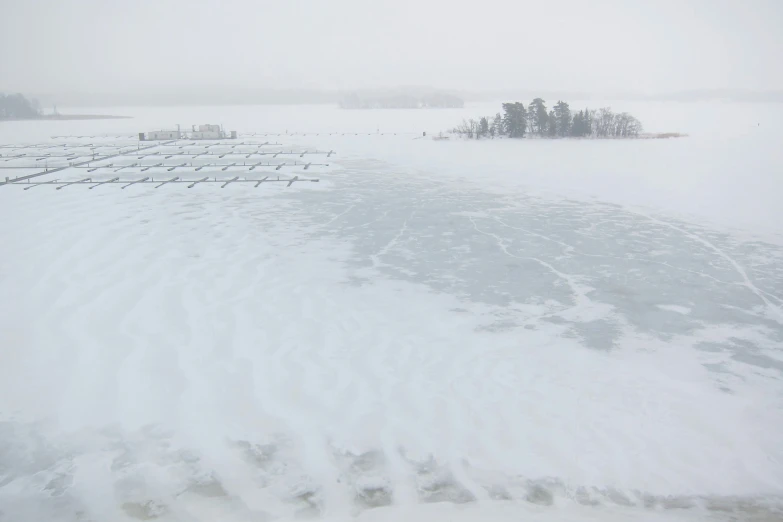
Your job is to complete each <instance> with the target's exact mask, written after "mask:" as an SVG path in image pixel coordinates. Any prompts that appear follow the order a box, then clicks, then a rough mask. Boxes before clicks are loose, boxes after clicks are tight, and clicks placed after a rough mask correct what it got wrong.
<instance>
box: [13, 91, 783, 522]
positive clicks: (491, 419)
mask: <svg viewBox="0 0 783 522" xmlns="http://www.w3.org/2000/svg"><path fill="white" fill-rule="evenodd" d="M499 105H500V104H499V103H498V104H492V105H481V106H470V107H466V108H465V109H461V110H438V111H340V110H339V109H336V108H332V107H324V106H313V107H211V108H204V107H200V108H192V109H187V108H155V109H151V108H111V109H105V110H89V109H74V110H73V111H71V112H74V113H89V112H105V113H108V114H125V115H130V116H134V119H130V120H103V121H59V122H58V121H50V122H5V123H0V143H3V144H11V143H32V142H43V141H49V140H50V137H51V136H53V135H64V134H86V135H95V134H102V133H123V134H133V133H137V132H140V131H148V130H153V129H156V128H161V127H165V128H172V127H173V126H174V125H175V124H177V123H182V124H185V125H190V124H193V123H195V124H198V123H207V122H209V123H222V124H224V126H225V128H226V130H235V129H236V130H238V131H240V132H250V131H257V132H275V133H277V132H283V133H285V132H286V131H288V132H289V135H288V136H280V137H273V138H270V139H275V140H277V141H280V142H281V143H283V144H285V145H286V146H289V145H290V146H291V147H298V148H302V149H308V148H309V149H312V148H316V147H317V148H319V149H321V150H329V149H334V150H336V151H337V153H338V154H337V155H336V156H333V157H332V158H330V162H331V166H330V168H329V169H326V170H325V171H317V172H316V171H308V176H312V175H315V174H317V177H319V178H320V182H319V183H300V184H295V185H293V186H292V187H285V186H283V184H275V185H274V186H262V187H260V188H258V189H253V188H250V187H248V186H246V185H245V186H241V185H235V186H228V187H226V188H225V189H220V188H219V185H212V186H199V187H196V188H194V189H192V190H188V189H186V188H185V187H184V186H167V187H162V188H160V189H153V188H152V187H150V186H137V187H130V188H128V189H127V190H120V189H119V188H118V187H112V186H107V187H99V188H96V189H95V190H88V189H87V188H86V187H84V186H75V187H68V188H66V189H65V190H60V191H58V190H55V189H54V188H53V187H46V186H42V187H37V188H35V189H34V190H30V191H24V190H22V188H21V187H18V186H0V220H2V223H3V225H2V228H0V244H2V251H0V296H1V298H0V520H2V521H3V522H5V521H6V520H8V521H9V522H11V521H13V522H16V521H24V522H26V521H37V520H52V521H60V520H63V521H66V520H67V521H95V522H105V521H112V522H114V521H135V520H158V521H161V522H169V521H177V522H179V521H183V522H196V521H198V522H206V521H221V522H222V521H225V522H245V521H254V522H255V521H270V520H289V519H295V518H303V517H304V518H307V517H319V518H322V519H324V520H330V521H344V520H348V519H350V518H351V517H358V520H359V521H373V522H376V521H378V522H379V521H389V522H391V521H397V520H409V521H411V522H419V521H421V522H423V521H433V520H449V521H460V522H462V521H464V522H473V521H479V520H480V521H503V522H505V521H512V520H513V521H521V520H543V521H564V520H574V521H583V520H586V521H599V520H600V521H610V522H611V521H625V520H629V521H630V520H634V521H637V520H645V521H646V520H649V521H658V520H661V521H664V520H665V521H669V520H764V521H772V520H781V519H782V518H783V443H781V440H783V205H781V194H783V149H781V147H780V143H783V131H781V130H780V128H779V125H778V123H779V122H780V121H781V120H782V119H783V106H780V105H743V104H719V103H712V104H634V103H627V102H615V103H612V104H611V105H612V107H613V108H614V109H617V110H627V111H628V112H630V113H632V114H634V115H635V116H637V117H638V118H639V119H640V120H642V122H644V123H645V126H646V129H647V130H649V131H652V132H657V131H661V132H663V131H674V132H685V133H689V134H690V137H688V138H683V139H674V140H627V141H620V140H618V141H614V140H607V141H590V140H585V141H575V140H527V141H511V140H495V141H492V142H489V141H485V142H464V141H447V142H443V141H433V140H431V139H429V135H432V134H437V132H439V131H441V130H447V129H448V128H450V127H453V126H454V125H456V124H457V123H459V122H460V121H461V120H462V118H468V117H476V116H481V115H486V114H492V113H494V112H496V111H497V109H498V108H499ZM584 105H586V104H585V103H578V104H572V106H576V107H577V108H580V107H582V106H584ZM599 105H604V104H596V103H591V104H590V106H591V107H597V106H599ZM776 125H778V126H777V128H776ZM377 130H380V132H382V133H384V134H382V135H377V134H376V135H369V136H368V135H366V134H364V135H359V136H342V135H341V136H325V135H323V133H329V132H337V131H339V132H343V133H344V132H351V133H367V132H370V133H373V132H376V131H377ZM422 131H427V133H428V137H427V138H426V139H423V138H420V136H421V132H422ZM303 132H307V133H309V134H308V135H306V136H302V135H301V133H303ZM316 132H317V133H319V134H320V135H319V136H315V135H313V133H316ZM293 133H297V135H292V134H293ZM394 133H397V134H396V135H395V134H394ZM256 139H257V140H258V141H259V142H262V141H265V139H264V138H261V137H258V138H256ZM51 141H53V142H54V141H57V142H61V141H69V142H72V141H74V140H73V139H68V140H63V139H58V140H51ZM27 173H28V172H18V173H17V172H13V174H9V173H8V172H6V173H5V174H3V176H6V175H16V174H27ZM294 173H295V174H296V173H299V174H301V172H294ZM287 174H290V173H287ZM194 177H195V176H194ZM43 179H47V178H43Z"/></svg>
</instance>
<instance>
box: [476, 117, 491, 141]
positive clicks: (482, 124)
mask: <svg viewBox="0 0 783 522" xmlns="http://www.w3.org/2000/svg"><path fill="white" fill-rule="evenodd" d="M488 134H489V120H488V119H487V117H486V116H484V117H482V118H481V120H480V121H479V131H478V135H479V137H482V136H487V135H488Z"/></svg>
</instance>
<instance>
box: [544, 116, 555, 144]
mask: <svg viewBox="0 0 783 522" xmlns="http://www.w3.org/2000/svg"><path fill="white" fill-rule="evenodd" d="M545 128H546V135H547V136H549V137H550V138H555V137H557V117H556V116H555V111H549V115H548V116H547V123H546V127H545Z"/></svg>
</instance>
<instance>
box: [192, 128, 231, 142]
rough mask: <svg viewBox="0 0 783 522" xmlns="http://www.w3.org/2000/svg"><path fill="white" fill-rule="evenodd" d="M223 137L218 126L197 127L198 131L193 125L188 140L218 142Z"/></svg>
mask: <svg viewBox="0 0 783 522" xmlns="http://www.w3.org/2000/svg"><path fill="white" fill-rule="evenodd" d="M225 137H226V136H225V134H224V133H223V130H222V129H221V128H220V125H208V124H207V125H199V126H198V129H196V126H195V125H194V126H193V130H192V131H191V133H190V138H191V139H193V140H220V139H223V138H225Z"/></svg>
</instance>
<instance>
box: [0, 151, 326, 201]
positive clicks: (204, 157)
mask: <svg viewBox="0 0 783 522" xmlns="http://www.w3.org/2000/svg"><path fill="white" fill-rule="evenodd" d="M89 139H90V141H88V142H87V143H78V142H71V141H69V142H68V143H37V144H26V145H0V169H4V170H5V171H6V172H8V175H4V176H3V177H2V178H0V179H3V178H4V181H0V186H3V185H25V190H29V189H30V188H33V187H34V186H42V185H50V186H55V187H58V190H59V188H63V187H65V186H71V185H77V186H78V185H89V187H90V188H93V187H95V186H102V185H113V184H121V185H122V186H123V188H124V187H125V186H131V185H136V184H139V185H146V184H153V183H154V184H155V186H156V188H157V187H159V186H162V185H169V184H170V185H178V184H186V185H187V186H188V187H191V186H193V185H195V184H200V183H205V184H208V183H218V184H220V185H221V186H222V187H225V186H226V185H229V184H235V183H236V184H252V186H254V187H258V186H260V185H261V184H263V183H273V182H274V183H277V182H282V183H284V184H285V186H288V187H290V186H291V185H292V184H293V183H297V182H305V181H306V182H317V181H319V180H318V179H313V178H310V177H308V176H307V173H310V172H312V171H313V169H315V168H326V167H329V166H330V164H329V163H328V162H325V161H317V158H324V159H327V160H328V159H329V158H331V157H332V156H333V155H334V154H336V152H335V151H334V150H328V151H327V150H314V149H305V148H301V149H296V148H288V149H283V148H282V144H280V143H277V142H270V141H263V142H262V141H261V140H257V141H252V140H243V141H242V142H239V143H238V142H236V141H223V140H214V139H213V140H209V141H201V140H192V139H188V140H168V141H156V142H154V143H149V144H144V143H141V142H139V141H135V140H134V141H125V140H110V139H94V138H89ZM227 139H229V140H230V139H231V138H227ZM310 158H312V161H311V160H310ZM282 169H286V171H289V172H290V171H293V172H292V173H291V175H290V176H289V177H281V176H278V175H275V176H265V177H262V176H263V175H264V171H269V170H271V171H272V172H273V173H275V174H277V172H278V171H281V170H282ZM31 171H33V172H32V173H30V172H31ZM85 172H86V173H88V174H90V177H79V176H78V174H79V173H82V174H83V173H85ZM156 172H157V174H154V173H156ZM169 172H171V173H172V174H170V176H172V175H175V176H174V177H171V178H166V179H160V178H161V177H165V176H164V175H163V174H161V173H169ZM115 173H118V174H119V175H116V176H115V175H114V174H115ZM54 174H57V179H52V178H54V177H55V176H54ZM177 174H178V175H177ZM188 174H190V175H191V177H192V178H193V179H187V176H188ZM198 174H201V176H199V175H198ZM242 174H246V175H244V176H243V175H242ZM259 174H260V175H261V176H258V175H259ZM130 175H137V177H136V178H134V179H131V178H122V179H121V178H120V176H124V177H127V176H130ZM253 175H256V177H253Z"/></svg>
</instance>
